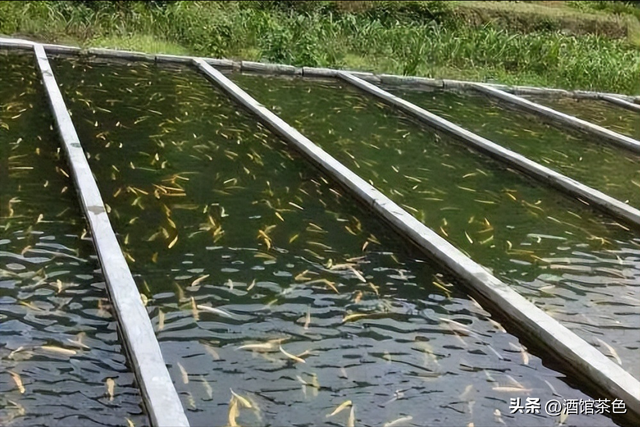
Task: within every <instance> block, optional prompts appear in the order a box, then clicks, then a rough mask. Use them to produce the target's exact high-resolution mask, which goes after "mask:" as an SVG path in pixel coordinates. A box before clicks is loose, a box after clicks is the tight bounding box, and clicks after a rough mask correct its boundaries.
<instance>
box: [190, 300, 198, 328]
mask: <svg viewBox="0 0 640 427" xmlns="http://www.w3.org/2000/svg"><path fill="white" fill-rule="evenodd" d="M191 313H192V314H193V319H194V320H195V321H196V322H197V321H198V320H200V315H199V314H198V306H197V305H196V300H195V299H194V298H193V297H191Z"/></svg>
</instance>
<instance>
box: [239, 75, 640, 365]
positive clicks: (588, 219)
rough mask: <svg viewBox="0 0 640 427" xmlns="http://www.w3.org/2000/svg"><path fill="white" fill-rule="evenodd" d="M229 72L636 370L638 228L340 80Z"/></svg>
mask: <svg viewBox="0 0 640 427" xmlns="http://www.w3.org/2000/svg"><path fill="white" fill-rule="evenodd" d="M231 78H232V79H233V80H234V81H236V82H237V83H238V84H239V85H240V86H242V87H243V88H246V89H247V90H248V92H249V93H250V94H251V95H253V96H254V97H255V98H256V99H258V100H259V101H260V102H262V103H263V104H264V105H266V106H267V107H269V108H271V109H272V110H273V111H274V112H276V113H277V114H279V115H280V116H281V117H282V118H283V119H285V120H286V121H287V122H289V123H290V124H292V125H293V126H295V127H296V128H297V129H298V130H300V131H301V132H302V133H303V134H305V135H306V136H307V137H309V138H310V139H311V140H313V141H314V142H315V143H317V144H319V145H320V146H322V147H323V148H324V149H325V150H327V151H328V152H329V153H330V154H331V155H333V156H335V157H336V158H337V159H338V160H340V161H341V162H343V163H344V164H345V165H347V166H348V167H349V168H350V169H351V170H353V171H354V172H356V173H358V174H359V175H360V176H361V177H363V178H364V179H366V180H369V181H370V183H371V184H372V185H375V186H376V187H378V188H379V189H380V190H381V191H383V192H384V193H386V194H387V195H388V196H389V197H390V198H392V199H393V200H394V201H396V202H397V203H398V204H399V205H400V206H402V207H404V208H405V209H406V210H407V211H408V212H410V213H412V214H413V215H414V216H415V217H416V218H418V219H419V220H421V221H422V222H423V223H425V224H426V225H428V226H429V227H431V228H432V229H433V230H435V231H437V232H438V233H439V234H440V235H441V236H443V237H445V238H447V239H448V240H449V241H451V242H452V243H453V244H455V245H456V246H457V247H459V248H460V249H461V250H463V251H464V252H466V253H468V254H469V255H470V257H471V258H472V259H474V260H475V261H477V262H479V263H481V264H482V265H484V266H486V267H488V268H490V269H491V270H492V271H493V273H494V274H495V275H496V276H497V277H499V278H501V279H503V280H504V281H506V282H507V283H510V284H512V285H513V287H514V289H516V290H517V291H518V292H519V293H520V294H522V295H523V296H525V297H526V298H528V299H529V300H531V301H533V302H534V303H535V304H536V305H538V306H539V307H540V308H541V309H543V310H544V311H545V312H547V313H548V314H549V315H551V316H552V317H554V318H556V319H557V320H559V321H560V322H561V323H562V324H564V325H566V326H567V327H569V328H570V329H572V330H573V331H575V332H576V333H577V334H578V335H579V336H581V337H583V338H585V339H586V340H587V341H588V342H590V343H591V344H593V345H594V346H596V347H598V348H599V349H600V350H602V351H603V352H604V353H605V354H607V355H609V356H610V357H611V358H612V359H613V360H615V361H619V363H621V364H622V366H623V367H625V368H626V369H627V370H628V371H629V372H631V373H632V374H633V375H635V376H636V377H640V369H639V367H640V352H639V351H638V349H639V347H640V288H638V286H636V285H637V284H638V283H640V239H639V238H638V233H637V232H636V231H633V230H628V229H627V228H626V227H624V226H623V225H621V224H618V223H617V222H616V221H615V220H613V219H611V218H609V217H607V216H605V215H602V214H600V213H599V212H597V211H594V210H592V209H590V208H589V207H587V206H585V205H584V204H582V203H581V202H579V201H577V200H573V199H571V198H569V197H568V196H565V195H564V194H562V193H560V192H558V191H556V190H553V189H551V188H549V187H546V186H544V185H542V184H540V183H539V182H537V181H535V180H532V179H529V178H528V177H526V176H523V175H521V174H520V173H518V172H515V171H513V170H510V169H509V168H507V167H505V166H503V165H502V164H501V163H499V162H497V161H495V160H493V159H491V158H490V157H488V156H485V155H483V154H480V153H478V152H476V151H473V150H471V149H470V148H468V147H467V146H466V145H465V144H464V143H463V142H461V141H457V140H454V139H452V138H450V137H448V136H446V135H444V134H441V133H439V132H437V131H434V130H432V129H430V128H429V127H427V126H424V125H422V124H419V123H416V122H415V121H413V120H412V119H410V118H408V117H407V116H405V115H404V114H402V113H400V112H398V111H396V110H394V109H392V108H390V107H388V106H386V105H384V104H382V103H380V102H378V101H377V100H375V99H373V98H371V97H369V96H367V95H366V94H363V93H361V92H360V91H358V90H357V89H355V88H352V87H350V86H349V85H347V84H345V83H341V82H338V81H325V82H322V81H317V80H308V79H302V78H294V79H292V78H285V77H264V76H250V75H241V74H239V73H234V74H232V75H231ZM611 349H613V351H611Z"/></svg>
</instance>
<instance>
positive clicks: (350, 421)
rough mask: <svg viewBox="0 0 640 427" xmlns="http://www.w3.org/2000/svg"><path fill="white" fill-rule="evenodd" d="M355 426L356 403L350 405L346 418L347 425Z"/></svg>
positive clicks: (349, 426)
mask: <svg viewBox="0 0 640 427" xmlns="http://www.w3.org/2000/svg"><path fill="white" fill-rule="evenodd" d="M355 426H356V405H351V411H350V412H349V418H347V427H355Z"/></svg>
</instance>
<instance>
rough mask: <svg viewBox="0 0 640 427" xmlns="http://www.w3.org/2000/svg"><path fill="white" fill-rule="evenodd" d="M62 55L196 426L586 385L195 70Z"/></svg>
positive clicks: (442, 403)
mask: <svg viewBox="0 0 640 427" xmlns="http://www.w3.org/2000/svg"><path fill="white" fill-rule="evenodd" d="M54 65H55V72H56V76H57V78H58V80H59V82H60V83H61V84H62V90H63V93H64V95H65V99H66V102H67V105H68V106H69V108H70V109H71V111H72V112H73V118H74V123H75V124H76V127H77V129H78V132H79V135H80V138H81V140H82V141H83V144H84V146H85V147H86V149H87V151H88V152H89V156H90V158H89V161H90V163H91V166H92V169H93V170H94V172H95V173H96V175H97V178H98V182H99V186H100V189H101V191H102V193H103V195H104V197H105V199H106V201H107V203H108V204H109V209H110V217H111V218H112V221H113V224H114V227H115V229H116V231H117V233H118V237H119V240H120V242H121V244H122V245H123V247H124V249H125V251H126V253H127V258H128V260H129V263H130V266H131V269H132V271H133V272H134V274H135V275H136V281H137V283H138V285H139V288H140V290H141V292H142V293H143V294H144V295H145V299H146V300H147V306H148V309H149V312H150V314H151V316H152V317H153V322H154V326H155V328H156V330H157V333H158V338H159V340H160V342H161V346H162V350H163V354H164V356H165V359H166V360H167V362H168V363H169V364H170V365H171V369H170V371H171V374H172V377H173V379H174V382H175V384H176V387H177V388H178V391H179V392H180V395H181V397H182V399H183V403H184V405H185V407H186V408H187V411H188V417H189V420H190V422H191V423H192V425H234V424H236V423H237V424H238V425H242V426H252V425H255V426H262V425H291V424H292V423H295V424H296V425H309V426H310V425H359V426H360V425H363V426H365V425H366V426H368V425H382V424H385V423H389V422H393V421H394V420H398V419H401V418H404V421H406V422H405V425H424V424H425V423H428V424H430V425H431V424H433V425H468V424H469V423H475V424H476V425H494V424H495V425H498V424H502V423H505V422H514V423H524V424H527V425H549V423H550V422H553V420H552V419H549V418H547V417H544V416H539V417H537V416H534V417H532V416H529V415H524V414H515V415H510V414H509V409H508V405H509V398H510V397H515V396H528V395H535V396H540V397H541V398H546V399H550V398H552V397H553V396H554V393H558V394H561V395H563V396H566V397H568V396H572V397H575V398H579V397H583V398H587V397H586V396H584V395H583V394H582V393H581V392H579V391H577V390H574V389H572V388H571V387H569V386H567V385H566V384H565V383H564V382H563V381H562V375H560V374H558V373H557V372H554V371H553V370H551V369H548V368H546V367H544V366H542V364H541V362H540V360H539V359H538V358H537V357H536V356H535V355H532V354H530V353H529V352H528V351H527V350H526V349H525V348H524V347H522V346H521V344H520V343H519V342H518V341H517V340H516V339H515V338H514V337H513V336H511V335H510V334H508V333H505V332H504V330H503V329H502V327H501V326H500V324H498V323H497V322H495V321H494V320H493V319H491V317H490V315H489V314H488V313H487V312H485V311H484V310H483V309H482V308H481V307H480V306H478V305H477V304H475V303H474V302H473V301H472V300H470V299H469V298H468V297H466V296H465V294H464V293H462V292H461V290H460V286H459V285H458V284H456V283H455V282H454V281H453V280H452V279H451V278H450V277H448V276H447V275H446V274H444V273H443V272H442V271H440V269H439V268H438V267H437V266H435V265H434V264H433V263H432V262H430V261H427V260H425V259H423V258H422V257H421V255H419V254H418V253H416V251H415V249H414V248H413V247H410V246H407V245H406V244H405V243H404V242H403V241H402V240H400V239H399V238H398V237H397V236H396V235H395V234H393V233H390V232H389V231H388V228H387V227H385V226H383V225H382V224H380V223H379V222H377V221H376V220H374V219H373V218H372V216H371V215H370V214H367V213H366V212H365V211H363V210H362V208H361V207H360V205H358V204H357V203H355V202H354V201H353V200H352V199H351V198H349V197H348V196H346V195H345V194H344V193H343V192H342V191H341V190H340V189H339V188H337V187H335V186H333V185H331V184H330V183H329V181H328V180H327V179H326V178H325V177H324V176H323V175H322V174H321V173H320V172H318V171H317V170H316V169H314V168H313V167H311V166H310V165H309V163H307V162H306V161H304V159H302V158H300V157H299V156H298V155H296V154H295V153H294V152H292V151H290V150H288V149H287V147H286V146H285V144H284V143H283V142H281V141H280V140H279V139H277V138H276V137H274V136H273V135H272V134H271V133H270V132H268V131H267V130H265V129H263V128H262V127H261V126H260V125H258V124H256V122H255V120H254V119H253V118H252V117H250V116H247V115H246V114H245V113H244V111H243V110H242V109H240V108H239V107H238V106H236V105H234V104H233V103H231V102H229V101H228V100H227V99H226V98H225V97H224V96H222V95H221V94H220V93H219V92H218V91H216V90H215V89H214V88H213V86H212V85H211V84H210V83H209V82H208V81H207V80H205V79H204V78H203V77H202V76H200V75H199V74H197V73H196V72H194V71H192V70H190V69H187V68H177V69H164V68H156V67H153V66H149V65H146V64H135V65H132V64H129V65H116V64H112V65H110V66H108V67H107V66H105V65H102V64H99V63H91V64H90V63H87V62H81V61H77V60H69V59H58V60H56V61H55V62H54ZM425 402H428V404H427V405H425ZM337 409H342V410H340V411H337ZM334 412H336V413H335V414H334V415H331V414H332V413H334ZM578 418H580V420H578ZM575 419H576V420H577V421H578V422H580V421H584V422H585V423H586V422H587V421H588V423H591V424H594V423H595V424H598V425H610V424H611V420H609V419H607V418H604V417H601V416H597V417H593V418H591V417H589V418H588V420H587V418H583V417H577V416H576V417H575ZM396 424H397V423H396Z"/></svg>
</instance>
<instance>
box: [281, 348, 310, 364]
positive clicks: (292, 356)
mask: <svg viewBox="0 0 640 427" xmlns="http://www.w3.org/2000/svg"><path fill="white" fill-rule="evenodd" d="M279 347H280V352H281V353H282V354H284V355H285V356H287V357H288V358H289V359H291V360H295V361H296V362H299V363H307V362H306V361H305V360H304V359H302V358H300V357H298V356H294V355H293V354H291V353H289V352H287V351H286V350H285V349H284V348H282V346H279Z"/></svg>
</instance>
